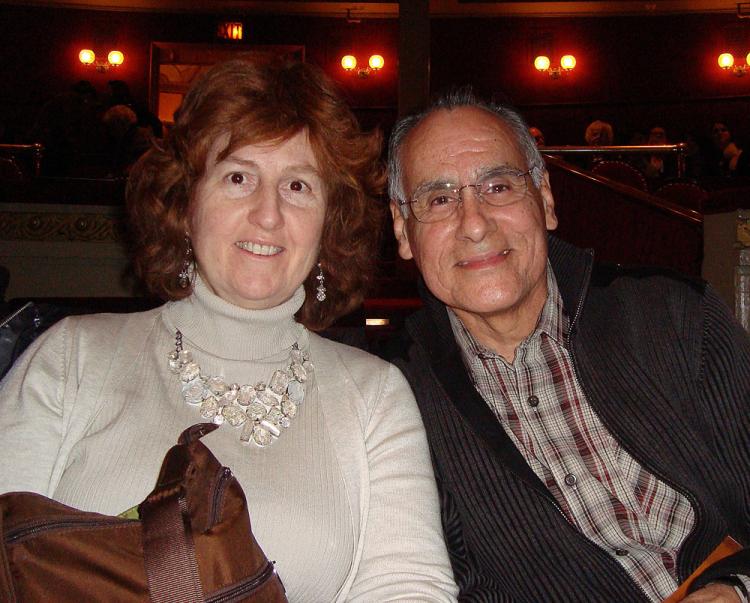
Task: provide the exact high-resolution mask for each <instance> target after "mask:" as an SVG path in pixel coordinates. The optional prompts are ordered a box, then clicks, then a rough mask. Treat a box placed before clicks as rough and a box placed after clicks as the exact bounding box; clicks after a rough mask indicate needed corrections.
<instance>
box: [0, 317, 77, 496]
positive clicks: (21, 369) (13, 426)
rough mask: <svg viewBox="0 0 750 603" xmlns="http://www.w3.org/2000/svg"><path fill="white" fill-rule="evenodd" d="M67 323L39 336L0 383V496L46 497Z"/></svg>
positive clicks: (59, 430) (57, 436) (59, 417)
mask: <svg viewBox="0 0 750 603" xmlns="http://www.w3.org/2000/svg"><path fill="white" fill-rule="evenodd" d="M67 327H68V321H62V322H61V323H58V324H56V325H54V326H52V327H51V328H50V329H48V330H47V331H45V332H44V333H42V335H40V336H39V338H37V340H36V341H34V342H33V343H32V344H31V345H30V346H29V347H28V348H27V349H26V351H25V352H24V353H23V354H22V355H21V357H20V358H18V360H17V361H16V362H15V364H14V365H13V367H12V368H11V370H10V371H9V372H8V374H7V375H6V376H5V378H4V379H3V381H2V383H0V493H4V492H13V491H28V492H36V493H39V494H44V495H46V496H51V495H52V493H51V490H52V489H53V488H54V486H53V485H52V483H51V481H52V474H53V470H54V467H55V464H56V461H57V456H58V453H59V450H60V444H61V442H62V438H63V432H64V422H65V410H64V405H63V392H64V391H65V376H66V372H67V367H68V365H69V349H68V348H69V346H68V340H69V332H68V330H67Z"/></svg>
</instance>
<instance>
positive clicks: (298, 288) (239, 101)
mask: <svg viewBox="0 0 750 603" xmlns="http://www.w3.org/2000/svg"><path fill="white" fill-rule="evenodd" d="M380 142H381V141H380V136H379V134H377V133H372V134H366V133H363V132H361V131H360V129H359V126H358V124H357V122H356V120H355V118H354V116H353V115H352V113H351V111H350V110H349V108H348V107H347V106H346V104H345V102H344V100H343V99H342V97H341V96H340V95H339V93H338V92H337V91H336V89H335V88H334V87H333V85H332V84H331V82H330V81H329V80H328V79H327V78H326V77H325V76H324V75H323V74H322V72H321V71H320V70H318V69H316V68H314V67H313V66H311V65H308V64H304V63H292V64H277V63H252V62H248V61H241V60H237V61H231V62H228V63H222V64H219V65H216V66H215V67H213V68H212V69H210V70H209V71H208V72H207V73H206V74H205V75H204V76H203V77H202V78H201V79H200V80H199V81H198V82H197V83H196V84H195V85H194V86H193V87H192V88H191V90H189V91H188V93H187V95H186V96H185V99H184V101H183V103H182V105H181V107H180V109H179V110H178V111H177V113H176V117H175V124H174V128H173V129H172V131H171V132H170V134H169V136H168V137H167V139H166V140H164V141H163V142H162V143H161V144H160V145H159V146H157V147H155V148H154V149H152V150H150V151H149V152H147V153H146V154H145V155H144V156H143V157H142V158H141V160H140V161H139V162H138V163H137V164H136V165H135V166H134V167H133V169H132V171H131V174H130V184H129V189H128V194H127V201H128V211H129V218H130V223H131V227H132V229H133V239H134V241H135V254H134V255H135V257H134V263H135V266H136V272H137V273H138V275H139V276H140V277H141V278H142V279H143V281H144V282H145V284H146V285H147V286H148V287H149V289H150V291H151V292H152V293H154V294H156V295H159V296H161V297H162V298H164V299H165V300H168V301H167V303H166V304H164V305H162V306H160V307H158V308H156V309H153V310H151V311H148V312H142V313H133V314H120V315H116V314H99V315H90V316H83V317H74V318H67V319H65V320H63V321H61V322H59V323H57V324H56V325H54V326H53V327H52V328H50V329H49V330H47V331H45V332H44V333H43V334H42V335H41V336H40V337H39V338H38V339H36V341H35V342H34V343H33V344H32V345H31V346H30V347H29V348H28V349H27V350H26V352H25V353H24V355H23V356H21V358H19V360H18V361H17V362H16V364H15V365H14V366H13V368H12V369H11V371H10V372H9V373H8V374H7V375H6V377H5V379H4V380H3V381H2V386H1V387H0V447H2V454H1V455H0V492H7V491H11V490H25V491H31V492H38V493H41V494H44V495H47V496H50V497H52V498H54V499H56V500H58V501H61V502H63V503H65V504H67V505H70V506H73V507H77V508H80V509H83V510H86V511H96V512H100V513H105V514H118V513H122V512H125V511H127V510H129V509H131V507H133V506H134V505H136V504H137V503H139V502H140V501H141V500H142V499H144V498H145V497H146V496H147V495H148V494H149V492H150V491H151V490H152V488H153V486H154V483H155V481H156V478H157V475H158V473H159V468H160V466H161V462H162V459H163V457H164V455H165V453H166V451H167V450H168V449H169V448H170V447H171V446H172V445H173V444H174V443H175V441H176V440H177V437H178V436H179V434H180V433H181V432H182V431H183V430H184V429H185V428H187V427H189V426H190V425H192V424H194V423H200V422H205V421H212V422H213V423H216V424H218V425H220V428H219V429H217V430H216V431H214V432H213V433H211V434H210V435H209V436H207V437H206V438H205V439H204V440H203V441H204V442H205V443H206V444H207V445H208V446H209V448H211V450H212V452H213V453H214V454H215V455H216V457H217V458H218V459H220V461H221V462H222V464H224V465H225V466H228V467H230V468H231V469H232V472H233V473H234V475H235V476H236V477H237V479H238V480H239V482H240V484H241V485H242V487H243V489H244V491H245V494H246V496H247V499H248V508H249V509H250V516H251V520H252V525H253V533H254V535H255V537H256V538H257V540H258V542H259V543H260V545H261V546H262V548H263V549H264V551H265V553H266V555H267V556H268V558H269V559H273V560H274V561H275V562H276V569H277V571H278V573H279V575H280V577H281V579H282V580H283V582H284V585H285V587H286V590H287V595H288V597H289V600H290V601H302V602H307V601H309V602H317V601H363V602H371V601H391V600H411V601H415V600H425V601H445V602H447V601H454V600H455V593H456V587H455V584H454V582H453V578H452V576H451V570H450V563H449V560H448V555H447V552H446V548H445V544H444V542H443V536H442V532H441V525H440V513H439V503H438V498H437V491H436V488H435V481H434V476H433V473H432V467H431V463H430V457H429V452H428V447H427V442H426V439H425V433H424V427H423V424H422V421H421V419H420V416H419V411H418V409H417V406H416V404H415V401H414V397H413V395H412V393H411V391H410V389H409V386H408V384H407V383H406V381H405V380H404V378H403V376H402V375H401V373H400V372H399V371H398V369H396V368H395V367H394V366H393V365H390V364H388V363H386V362H384V361H382V360H380V359H378V358H376V357H374V356H371V355H369V354H367V353H365V352H362V351H360V350H357V349H354V348H351V347H348V346H345V345H342V344H339V343H335V342H333V341H330V340H328V339H324V338H323V337H320V336H318V335H316V334H315V333H314V332H313V331H317V330H321V329H324V328H325V327H327V326H328V325H330V324H331V323H332V322H333V321H334V320H335V319H336V318H338V317H339V316H342V315H344V314H346V313H348V312H350V311H352V310H353V309H355V308H356V307H358V305H359V304H360V303H361V301H362V299H363V292H364V288H365V286H366V285H367V284H368V282H369V280H370V279H371V278H372V274H373V258H374V257H375V250H376V245H377V240H378V234H379V232H378V231H379V227H380V225H381V224H382V217H383V211H382V209H383V208H382V206H380V205H378V201H377V199H376V196H377V195H378V194H379V193H380V191H381V190H382V186H383V183H384V178H383V169H382V165H380V164H379V161H378V158H379V155H380ZM51 597H52V598H54V595H52V594H51Z"/></svg>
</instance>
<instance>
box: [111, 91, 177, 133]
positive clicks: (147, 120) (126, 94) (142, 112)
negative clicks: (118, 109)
mask: <svg viewBox="0 0 750 603" xmlns="http://www.w3.org/2000/svg"><path fill="white" fill-rule="evenodd" d="M107 88H108V89H109V98H108V99H107V101H108V103H109V106H110V107H114V106H115V105H125V106H126V107H130V108H131V109H132V110H133V111H134V112H135V115H136V117H137V118H138V126H139V127H141V128H146V129H148V130H150V134H151V136H153V137H154V138H161V137H162V136H163V135H164V127H163V126H162V123H161V120H160V119H159V118H158V117H156V115H154V114H153V113H152V112H151V111H149V110H148V109H147V108H146V107H145V106H143V105H142V104H141V103H138V102H136V101H135V99H134V98H133V96H132V95H131V94H130V87H129V86H128V85H127V83H126V82H124V81H122V80H110V81H109V82H107Z"/></svg>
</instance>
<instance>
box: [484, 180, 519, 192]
mask: <svg viewBox="0 0 750 603" xmlns="http://www.w3.org/2000/svg"><path fill="white" fill-rule="evenodd" d="M482 188H483V189H484V193H485V194H490V195H496V194H499V193H504V192H506V191H509V190H511V188H512V187H511V185H510V183H508V182H505V181H501V180H493V181H492V182H488V183H487V184H485V185H483V186H482Z"/></svg>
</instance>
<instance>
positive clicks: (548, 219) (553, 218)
mask: <svg viewBox="0 0 750 603" xmlns="http://www.w3.org/2000/svg"><path fill="white" fill-rule="evenodd" d="M539 193H540V194H541V196H542V203H543V204H544V207H543V209H544V223H545V225H546V226H547V230H555V228H557V215H555V198H554V197H553V196H552V189H551V188H550V185H549V172H548V171H547V170H544V176H543V177H542V182H541V184H540V185H539Z"/></svg>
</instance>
